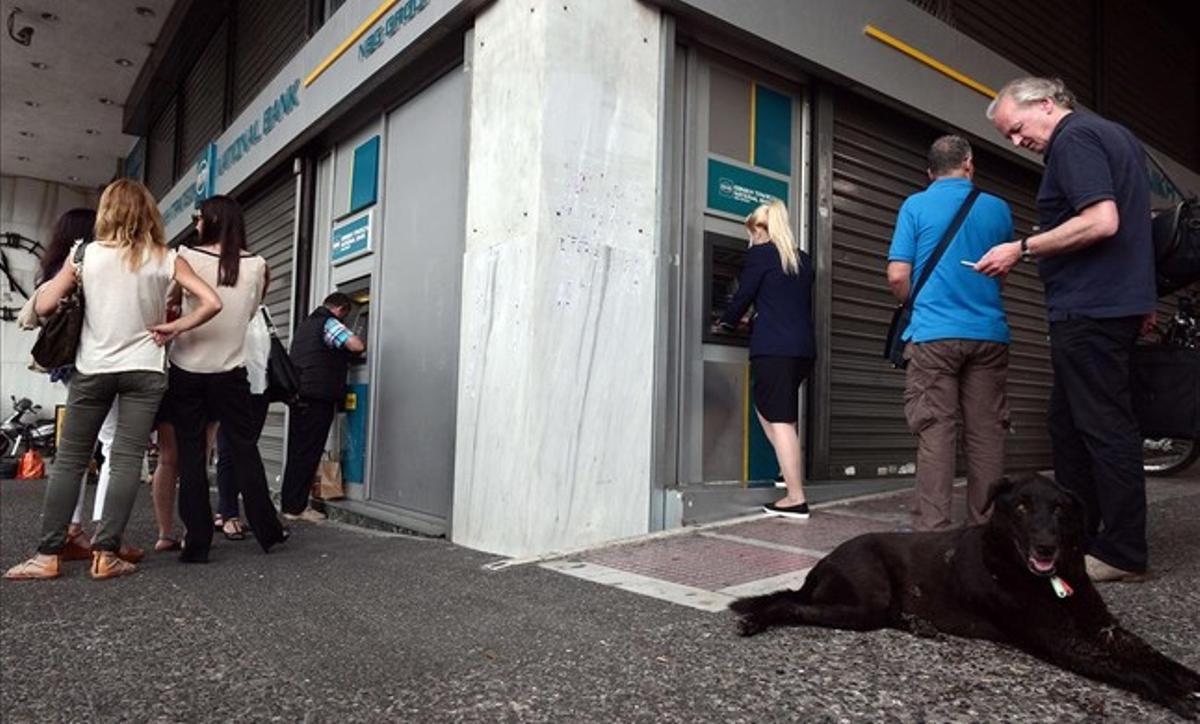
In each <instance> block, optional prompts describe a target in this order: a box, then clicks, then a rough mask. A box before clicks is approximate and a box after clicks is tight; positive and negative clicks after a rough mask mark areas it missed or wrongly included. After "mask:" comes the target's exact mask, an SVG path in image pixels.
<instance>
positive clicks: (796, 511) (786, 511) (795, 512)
mask: <svg viewBox="0 0 1200 724" xmlns="http://www.w3.org/2000/svg"><path fill="white" fill-rule="evenodd" d="M762 509H763V512H765V513H770V514H771V515H778V516H782V517H784V518H796V519H797V520H808V503H807V502H804V503H800V504H799V505H786V506H785V505H775V504H774V503H767V504H766V505H764V506H763V507H762Z"/></svg>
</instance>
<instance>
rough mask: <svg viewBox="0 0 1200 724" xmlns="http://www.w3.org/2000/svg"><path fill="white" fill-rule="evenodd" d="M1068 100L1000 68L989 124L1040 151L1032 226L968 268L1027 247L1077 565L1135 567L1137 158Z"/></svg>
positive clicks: (994, 263) (1145, 254)
mask: <svg viewBox="0 0 1200 724" xmlns="http://www.w3.org/2000/svg"><path fill="white" fill-rule="evenodd" d="M1074 108H1075V99H1074V97H1073V96H1072V95H1071V93H1070V92H1069V91H1068V90H1067V89H1066V87H1065V86H1064V85H1063V83H1062V81H1061V80H1057V79H1047V78H1021V79H1019V80H1015V81H1012V82H1010V83H1009V84H1007V85H1006V86H1004V88H1002V89H1001V90H1000V93H999V94H998V95H997V96H996V100H994V101H993V102H992V104H991V105H989V106H988V109H987V116H988V118H990V119H991V120H992V123H993V124H994V125H995V126H996V130H998V131H1000V133H1001V134H1002V135H1004V136H1005V137H1007V138H1008V139H1009V140H1010V141H1012V143H1013V144H1014V145H1017V146H1020V147H1022V148H1026V149H1028V150H1030V151H1034V152H1036V153H1041V154H1043V156H1044V157H1045V163H1046V167H1045V172H1044V174H1043V176H1042V184H1041V187H1040V188H1039V189H1038V196H1037V205H1038V217H1039V221H1040V224H1041V226H1040V228H1041V229H1042V231H1041V232H1040V233H1038V234H1034V235H1033V236H1030V237H1028V238H1026V239H1019V240H1017V241H1009V242H1006V243H1003V244H1000V245H998V246H996V247H995V248H994V249H992V250H991V251H989V252H988V254H987V256H985V257H984V258H983V259H981V260H980V262H979V264H978V265H977V268H978V269H979V271H981V272H983V273H985V274H989V275H997V276H998V275H1003V274H1006V273H1008V270H1009V269H1011V268H1012V267H1013V265H1014V264H1016V263H1017V261H1018V260H1020V259H1026V260H1034V259H1036V260H1037V264H1038V272H1039V274H1040V275H1041V277H1042V281H1043V283H1044V284H1045V287H1046V312H1047V314H1046V316H1047V318H1048V319H1049V321H1050V358H1051V361H1052V364H1053V367H1054V388H1053V391H1052V392H1051V394H1050V410H1049V416H1048V425H1049V429H1050V439H1051V442H1052V443H1053V447H1054V475H1055V478H1056V479H1057V480H1058V482H1059V483H1061V484H1062V485H1064V486H1066V487H1067V488H1068V489H1070V490H1072V491H1074V492H1075V493H1077V494H1078V495H1079V497H1080V498H1081V499H1082V500H1083V502H1084V505H1085V508H1086V511H1087V517H1088V529H1087V532H1088V539H1089V545H1088V555H1087V558H1086V561H1087V572H1088V575H1089V576H1090V577H1091V578H1092V579H1093V580H1096V581H1116V580H1129V581H1132V580H1141V578H1142V577H1143V575H1142V574H1144V572H1145V570H1146V563H1147V561H1146V479H1145V476H1144V473H1143V472H1142V440H1141V432H1140V430H1139V427H1138V422H1137V419H1136V418H1135V417H1134V414H1133V402H1132V397H1131V394H1130V378H1129V364H1130V357H1131V355H1132V353H1133V347H1134V344H1135V342H1136V340H1137V337H1138V335H1139V332H1141V331H1144V328H1145V327H1146V325H1147V324H1149V323H1151V322H1152V321H1153V312H1154V307H1155V302H1156V294H1155V287H1154V246H1153V243H1152V242H1151V238H1150V189H1149V182H1148V178H1147V174H1146V158H1145V151H1144V150H1143V149H1142V146H1141V144H1140V143H1138V140H1137V138H1135V137H1134V135H1133V134H1132V133H1130V132H1129V131H1128V130H1127V129H1125V128H1124V127H1122V126H1120V125H1117V124H1116V123H1113V122H1111V121H1108V120H1105V119H1103V118H1101V117H1099V116H1097V115H1094V114H1091V113H1084V112H1076V111H1075V110H1074ZM1101 524H1103V525H1101Z"/></svg>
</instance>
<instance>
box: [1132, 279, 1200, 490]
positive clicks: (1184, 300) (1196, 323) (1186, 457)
mask: <svg viewBox="0 0 1200 724" xmlns="http://www.w3.org/2000/svg"><path fill="white" fill-rule="evenodd" d="M1155 336H1157V338H1158V340H1159V343H1160V344H1163V345H1166V346H1168V347H1178V348H1182V349H1200V320H1197V318H1196V313H1195V307H1194V304H1193V300H1192V298H1191V297H1187V296H1181V297H1179V302H1178V309H1177V310H1176V311H1175V314H1173V315H1171V318H1170V319H1168V320H1167V321H1166V323H1165V324H1159V325H1157V327H1156V329H1155ZM1197 459H1200V440H1196V439H1194V438H1176V437H1161V438H1145V439H1143V440H1142V469H1143V470H1144V471H1145V472H1146V474H1147V475H1158V476H1165V475H1174V474H1175V473H1178V472H1181V471H1183V470H1186V469H1187V468H1189V467H1191V465H1192V464H1193V463H1194V462H1196V460H1197Z"/></svg>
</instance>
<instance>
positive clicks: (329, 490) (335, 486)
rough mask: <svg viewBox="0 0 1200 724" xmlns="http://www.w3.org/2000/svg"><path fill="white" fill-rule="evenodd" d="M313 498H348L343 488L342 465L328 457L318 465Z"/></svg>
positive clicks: (314, 479)
mask: <svg viewBox="0 0 1200 724" xmlns="http://www.w3.org/2000/svg"><path fill="white" fill-rule="evenodd" d="M312 496H313V497H314V498H319V499H321V500H337V499H338V498H344V497H346V491H345V489H344V488H343V487H342V464H341V463H340V462H339V461H337V460H333V459H331V458H330V457H329V456H328V455H326V456H323V457H322V458H321V462H320V463H318V464H317V475H316V477H315V478H313V484H312Z"/></svg>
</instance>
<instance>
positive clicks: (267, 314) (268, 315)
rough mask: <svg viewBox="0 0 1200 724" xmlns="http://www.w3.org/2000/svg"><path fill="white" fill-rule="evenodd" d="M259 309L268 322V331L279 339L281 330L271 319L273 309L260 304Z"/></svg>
mask: <svg viewBox="0 0 1200 724" xmlns="http://www.w3.org/2000/svg"><path fill="white" fill-rule="evenodd" d="M258 311H259V312H261V313H262V317H263V319H264V320H266V322H267V332H268V333H270V335H271V336H272V337H274V338H275V339H279V330H277V329H275V323H274V322H272V321H271V310H269V309H267V305H265V304H260V305H258Z"/></svg>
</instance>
